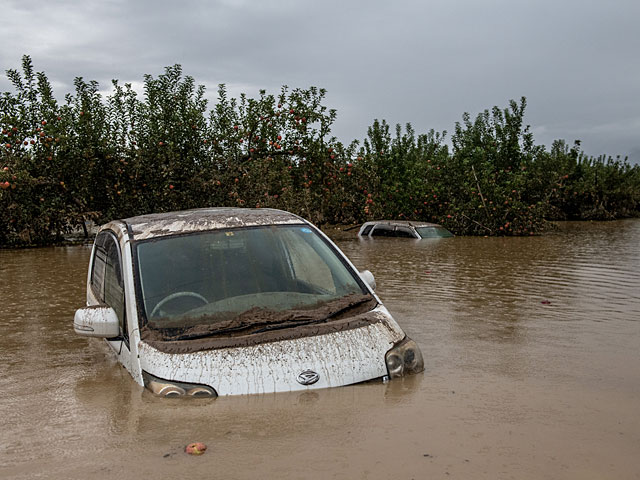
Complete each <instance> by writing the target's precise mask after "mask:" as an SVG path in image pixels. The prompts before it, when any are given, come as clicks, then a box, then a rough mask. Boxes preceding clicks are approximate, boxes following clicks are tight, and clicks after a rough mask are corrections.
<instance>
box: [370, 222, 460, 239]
mask: <svg viewBox="0 0 640 480" xmlns="http://www.w3.org/2000/svg"><path fill="white" fill-rule="evenodd" d="M358 235H359V236H361V237H401V238H446V237H453V233H451V232H450V231H449V230H447V229H446V228H444V227H443V226H442V225H438V224H437V223H429V222H412V221H403V220H377V221H373V222H366V223H365V224H363V225H362V227H360V230H359V231H358Z"/></svg>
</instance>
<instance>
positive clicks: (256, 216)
mask: <svg viewBox="0 0 640 480" xmlns="http://www.w3.org/2000/svg"><path fill="white" fill-rule="evenodd" d="M125 222H127V223H128V224H129V225H130V226H131V229H132V231H133V236H134V239H135V240H146V239H148V238H154V237H162V236H167V235H172V234H175V233H190V232H199V231H207V230H217V229H223V228H238V227H254V226H260V225H301V224H305V223H306V222H305V221H304V220H303V219H302V218H300V217H298V216H297V215H294V214H292V213H289V212H284V211H282V210H275V209H270V208H260V209H252V208H231V207H219V208H198V209H193V210H184V211H181V212H169V213H158V214H152V215H141V216H139V217H133V218H129V219H126V220H125Z"/></svg>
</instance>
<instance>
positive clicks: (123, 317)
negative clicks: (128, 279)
mask: <svg viewBox="0 0 640 480" xmlns="http://www.w3.org/2000/svg"><path fill="white" fill-rule="evenodd" d="M91 265H92V270H91V277H90V282H89V287H90V293H91V296H93V297H94V299H95V303H101V304H106V305H109V306H110V307H111V308H113V310H114V311H115V312H116V315H117V316H118V320H119V322H120V334H119V335H118V336H117V337H114V338H108V339H107V342H108V343H109V345H110V346H111V348H112V349H113V350H114V352H115V353H116V354H117V355H118V359H119V360H120V362H121V363H122V364H123V365H124V366H125V367H126V368H127V369H128V370H131V364H130V363H131V354H130V348H129V331H128V325H127V313H126V308H125V290H124V279H123V275H122V253H121V251H120V245H119V243H118V239H117V237H116V236H115V234H114V233H113V232H111V231H109V230H104V231H102V232H100V233H99V234H98V235H97V237H96V241H95V244H94V249H93V258H92V262H91Z"/></svg>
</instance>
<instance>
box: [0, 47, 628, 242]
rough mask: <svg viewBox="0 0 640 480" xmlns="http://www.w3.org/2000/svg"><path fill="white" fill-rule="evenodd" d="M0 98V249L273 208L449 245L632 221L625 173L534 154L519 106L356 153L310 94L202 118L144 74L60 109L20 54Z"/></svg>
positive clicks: (233, 103) (176, 86) (192, 101)
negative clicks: (391, 224) (204, 213)
mask: <svg viewBox="0 0 640 480" xmlns="http://www.w3.org/2000/svg"><path fill="white" fill-rule="evenodd" d="M7 76H8V78H9V79H10V81H11V82H12V84H13V87H14V92H5V93H4V94H3V95H2V96H1V97H0V126H1V127H2V143H1V144H0V245H4V246H14V245H34V244H38V245H43V244H51V243H55V242H56V241H59V240H60V239H61V238H62V234H63V233H64V232H67V231H69V230H71V229H73V228H78V227H82V226H84V222H85V221H86V220H89V219H92V220H95V221H96V222H98V223H101V222H104V221H107V220H109V219H111V218H119V217H120V218H121V217H127V216H132V215H137V214H142V213H148V212H154V211H155V212H159V211H170V210H177V209H185V208H194V207H202V206H242V207H275V208H281V209H284V210H289V211H292V212H295V213H298V214H300V215H302V216H304V217H306V218H309V219H310V220H311V221H313V222H315V223H318V224H324V223H354V222H363V221H365V220H367V219H372V218H404V219H414V220H428V221H436V222H438V223H442V224H444V225H445V226H446V227H447V228H449V229H451V230H452V231H454V232H455V233H456V234H466V235H530V234H536V233H539V232H541V231H542V230H543V229H544V228H545V224H546V223H545V220H547V219H611V218H619V217H626V216H634V215H637V214H638V211H639V206H640V203H639V202H640V169H639V167H638V166H633V167H631V166H630V165H629V164H628V163H627V162H626V160H625V161H622V160H620V159H619V158H617V159H615V160H614V159H612V158H606V159H605V158H604V157H600V158H592V157H588V156H586V155H585V154H584V153H583V152H582V151H581V150H580V144H579V142H576V143H575V144H574V145H573V146H572V147H568V146H567V145H566V144H565V143H564V142H563V141H556V142H555V143H554V144H553V146H552V148H551V151H546V149H545V148H544V147H543V146H540V145H535V143H534V141H533V137H532V135H531V133H530V132H529V130H528V127H527V126H525V125H524V123H523V119H524V111H525V107H526V102H525V99H524V98H523V99H522V100H521V101H520V103H517V102H514V101H512V102H511V103H510V105H509V107H508V108H506V109H504V110H502V109H499V108H497V107H494V108H493V109H492V110H491V111H488V110H487V111H485V112H482V113H481V114H479V115H478V116H477V117H476V118H475V120H473V121H472V119H471V117H470V116H469V115H468V114H464V115H463V120H462V122H461V123H458V124H456V126H455V131H454V133H453V135H452V137H451V143H452V149H450V148H449V146H448V145H447V144H445V138H446V132H443V133H438V132H434V131H430V132H428V133H426V134H416V132H415V131H414V130H413V128H412V127H411V125H409V124H407V125H406V127H405V128H404V129H402V128H401V127H400V126H399V125H398V126H396V128H395V132H394V134H393V135H392V134H391V132H390V127H389V125H388V124H387V123H386V122H385V121H384V120H383V121H378V120H376V121H374V123H373V125H371V127H369V130H368V135H367V138H366V139H365V140H364V141H363V142H362V144H360V142H358V141H353V142H352V143H351V144H349V145H345V144H342V143H341V142H339V141H337V140H336V138H335V137H332V136H331V126H332V124H333V122H334V121H335V119H336V112H335V110H331V109H328V108H327V107H326V106H325V105H324V103H323V102H324V97H325V93H326V92H325V90H324V89H319V88H316V87H310V88H309V89H293V90H290V89H289V88H287V87H286V86H285V87H283V88H282V89H281V91H280V93H279V94H277V95H271V94H267V93H266V92H265V91H261V92H260V94H259V96H258V97H257V98H247V97H246V96H245V95H241V96H240V98H239V99H235V98H229V97H228V95H227V91H226V89H225V86H224V85H220V86H219V89H218V102H217V103H216V105H215V106H214V107H213V108H212V109H209V106H208V104H207V101H206V99H205V98H204V94H205V89H204V87H202V86H197V85H196V83H195V81H194V79H193V78H192V77H190V76H184V75H183V73H182V69H181V67H180V66H179V65H175V66H173V67H168V68H166V70H165V72H164V73H163V74H161V75H159V76H158V77H157V78H154V77H152V76H150V75H147V76H145V81H144V97H143V98H142V99H141V98H139V96H138V95H137V94H136V93H135V92H134V91H133V89H132V88H131V85H129V84H125V85H120V84H119V83H118V82H117V81H115V80H114V81H113V93H112V94H111V95H109V96H107V97H103V96H102V95H101V94H100V89H99V85H98V84H97V83H96V82H93V81H91V82H86V81H85V80H84V79H82V78H81V77H78V78H76V79H75V81H74V85H75V92H74V93H73V94H68V95H67V96H66V97H65V102H64V104H60V103H59V102H58V101H57V100H56V99H55V98H54V95H53V91H52V87H51V84H50V83H49V81H48V79H47V77H46V75H45V74H44V73H36V72H35V71H34V69H33V65H32V62H31V59H30V58H29V57H28V56H25V57H23V62H22V71H21V72H18V71H16V70H8V71H7Z"/></svg>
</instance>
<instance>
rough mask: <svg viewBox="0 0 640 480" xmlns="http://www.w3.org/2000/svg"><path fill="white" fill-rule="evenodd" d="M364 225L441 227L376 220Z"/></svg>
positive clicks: (408, 221)
mask: <svg viewBox="0 0 640 480" xmlns="http://www.w3.org/2000/svg"><path fill="white" fill-rule="evenodd" d="M364 225H390V226H397V227H439V226H440V225H439V224H437V223H430V222H414V221H411V220H374V221H370V222H366V223H365V224H364Z"/></svg>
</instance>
